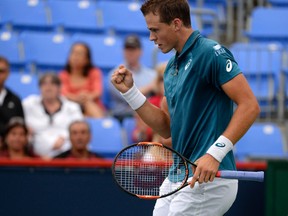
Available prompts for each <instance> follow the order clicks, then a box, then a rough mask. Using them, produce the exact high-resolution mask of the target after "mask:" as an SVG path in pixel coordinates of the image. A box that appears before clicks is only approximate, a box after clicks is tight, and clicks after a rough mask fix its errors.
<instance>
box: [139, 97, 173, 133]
mask: <svg viewBox="0 0 288 216" xmlns="http://www.w3.org/2000/svg"><path fill="white" fill-rule="evenodd" d="M136 112H137V113H138V115H139V116H140V117H141V118H142V120H143V121H144V122H145V123H146V124H147V125H149V126H150V127H151V128H152V129H153V130H154V131H155V132H156V133H158V134H159V135H160V136H162V137H163V138H169V137H170V136H171V134H170V118H169V115H168V108H167V101H166V97H163V100H162V103H161V109H159V108H158V107H156V106H154V105H153V104H151V103H150V102H149V101H147V100H146V102H145V103H144V104H143V106H141V107H140V108H139V109H137V110H136Z"/></svg>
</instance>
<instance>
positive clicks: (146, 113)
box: [111, 65, 170, 138]
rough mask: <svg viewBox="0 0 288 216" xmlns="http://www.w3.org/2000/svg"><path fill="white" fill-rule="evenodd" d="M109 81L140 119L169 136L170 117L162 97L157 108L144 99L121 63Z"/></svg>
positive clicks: (130, 74)
mask: <svg viewBox="0 0 288 216" xmlns="http://www.w3.org/2000/svg"><path fill="white" fill-rule="evenodd" d="M111 82H112V84H113V85H114V86H115V88H116V89H118V91H120V92H121V94H122V96H123V97H124V99H125V100H126V101H127V103H128V104H129V105H130V106H131V108H132V109H134V110H135V111H136V112H137V113H138V114H139V116H140V117H141V118H142V120H143V121H144V122H145V123H146V124H147V125H149V126H150V127H151V128H152V129H153V130H155V131H156V132H157V133H159V135H161V136H162V137H164V138H169V137H170V118H169V115H168V114H167V113H168V111H167V102H166V99H165V98H164V99H163V101H162V107H163V108H161V109H160V108H158V107H156V106H154V105H153V104H151V103H150V102H149V101H147V100H146V97H145V96H144V95H143V94H142V93H141V92H140V91H139V89H137V87H136V86H135V85H134V81H133V77H132V73H131V72H130V71H129V70H127V69H126V68H125V67H124V66H123V65H121V66H120V67H119V68H118V69H117V70H115V72H114V73H113V75H112V76H111Z"/></svg>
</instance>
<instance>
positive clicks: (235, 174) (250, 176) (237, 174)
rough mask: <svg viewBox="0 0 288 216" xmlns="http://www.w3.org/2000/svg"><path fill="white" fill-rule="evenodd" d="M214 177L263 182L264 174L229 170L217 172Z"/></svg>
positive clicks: (261, 172)
mask: <svg viewBox="0 0 288 216" xmlns="http://www.w3.org/2000/svg"><path fill="white" fill-rule="evenodd" d="M216 177H220V178H226V179H238V180H244V181H259V182H263V181H264V172H263V171H258V172H253V171H230V170H222V171H218V172H217V174H216Z"/></svg>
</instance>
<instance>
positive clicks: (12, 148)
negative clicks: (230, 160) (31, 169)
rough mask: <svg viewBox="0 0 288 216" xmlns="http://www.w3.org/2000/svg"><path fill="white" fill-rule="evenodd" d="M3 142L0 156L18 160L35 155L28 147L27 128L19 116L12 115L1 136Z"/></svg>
mask: <svg viewBox="0 0 288 216" xmlns="http://www.w3.org/2000/svg"><path fill="white" fill-rule="evenodd" d="M3 143H4V145H3V148H2V150H1V152H0V158H10V159H12V160H20V159H28V158H32V157H35V155H34V154H33V153H32V151H31V150H30V149H29V145H28V129H27V127H26V125H25V123H24V119H23V118H21V117H14V118H12V119H11V120H10V121H9V123H8V124H7V127H6V130H5V133H4V136H3Z"/></svg>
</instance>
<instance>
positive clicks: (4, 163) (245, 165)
mask: <svg viewBox="0 0 288 216" xmlns="http://www.w3.org/2000/svg"><path fill="white" fill-rule="evenodd" d="M112 162H113V161H112V160H106V159H88V160H79V159H53V160H43V159H25V160H11V159H5V158H4V159H0V167H64V168H110V167H111V166H112ZM236 166H237V169H239V170H266V169H267V163H266V162H265V161H264V162H262V161H261V162H257V161H253V162H237V163H236Z"/></svg>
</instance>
